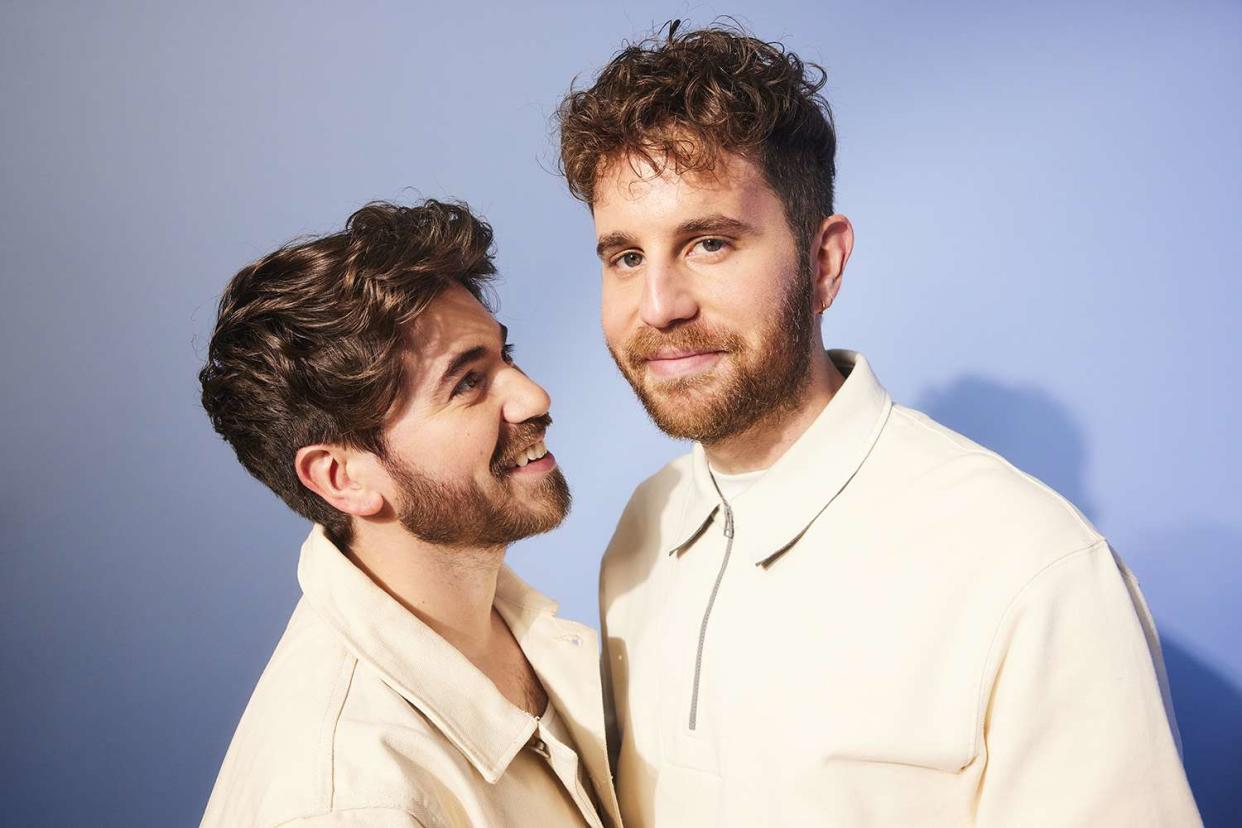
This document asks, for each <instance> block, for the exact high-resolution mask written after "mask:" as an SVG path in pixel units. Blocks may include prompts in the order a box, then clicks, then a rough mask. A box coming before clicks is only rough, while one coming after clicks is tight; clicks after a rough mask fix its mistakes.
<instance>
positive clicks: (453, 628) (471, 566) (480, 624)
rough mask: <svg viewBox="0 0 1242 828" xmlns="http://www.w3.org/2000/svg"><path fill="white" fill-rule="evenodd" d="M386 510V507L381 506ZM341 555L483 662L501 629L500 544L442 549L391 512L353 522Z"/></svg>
mask: <svg viewBox="0 0 1242 828" xmlns="http://www.w3.org/2000/svg"><path fill="white" fill-rule="evenodd" d="M386 510H387V509H386ZM345 555H346V557H348V558H349V560H350V561H351V562H352V563H353V564H354V565H355V566H357V567H358V568H359V569H361V570H362V571H363V572H364V573H366V574H367V575H368V576H369V577H370V578H371V580H372V581H374V582H375V583H376V584H377V585H378V586H379V587H380V588H382V589H383V590H384V591H385V592H387V593H388V594H389V595H391V596H392V597H393V599H394V600H396V601H397V602H398V603H400V604H401V605H402V606H403V607H405V608H406V609H407V610H409V611H410V612H412V613H414V615H415V616H417V617H418V619H419V620H420V621H422V622H423V623H424V624H426V625H427V626H429V627H431V629H433V630H434V631H435V632H436V633H437V634H438V635H439V636H440V637H441V638H443V639H444V640H445V641H447V642H448V643H449V644H451V645H453V647H455V648H456V649H457V650H458V651H459V652H461V654H462V655H464V656H466V658H468V659H470V661H472V662H475V663H476V664H477V663H480V662H482V661H484V660H486V658H487V656H488V654H489V653H491V652H492V651H493V650H494V649H495V647H496V646H497V640H498V636H503V635H507V634H508V633H507V628H506V627H505V626H504V622H503V621H502V620H501V619H500V618H499V616H498V615H497V614H496V612H495V611H494V609H493V604H494V602H495V600H496V581H497V578H498V576H499V574H500V566H501V563H502V562H503V561H504V556H505V547H503V546H497V547H470V546H462V547H451V548H450V547H445V546H442V545H439V544H433V543H427V542H426V541H423V540H420V539H419V538H416V537H414V536H413V535H411V534H410V533H409V532H408V531H407V530H406V529H405V527H403V526H402V525H401V523H400V521H398V520H397V519H396V518H395V516H391V517H389V518H388V519H381V520H355V522H354V538H353V542H352V543H351V544H350V548H349V550H348V551H347V552H346V553H345Z"/></svg>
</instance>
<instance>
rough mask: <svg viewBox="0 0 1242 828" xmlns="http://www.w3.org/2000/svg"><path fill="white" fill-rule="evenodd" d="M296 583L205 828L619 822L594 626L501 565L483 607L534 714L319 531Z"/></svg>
mask: <svg viewBox="0 0 1242 828" xmlns="http://www.w3.org/2000/svg"><path fill="white" fill-rule="evenodd" d="M298 580H299V582H300V583H301V586H302V592H303V597H302V599H301V601H299V603H298V605H297V607H296V608H295V609H294V611H293V617H292V619H291V620H290V622H289V627H288V629H287V630H286V631H285V634H284V636H283V637H282V638H281V640H280V643H279V644H278V645H277V647H276V651H275V653H274V654H273V656H272V659H271V661H270V662H269V664H268V666H267V668H266V670H264V672H263V675H262V677H261V678H260V679H259V682H258V686H257V687H256V688H255V691H254V695H253V696H252V697H251V699H250V703H249V705H248V706H247V707H246V711H245V713H244V714H243V715H242V719H241V723H240V724H239V725H238V728H237V732H236V734H235V735H234V737H233V742H232V745H231V746H230V747H229V750H228V754H227V756H226V757H225V759H224V764H223V767H222V768H221V770H220V775H219V777H218V779H217V781H216V786H215V790H214V791H213V792H212V795H211V800H210V801H209V803H208V805H207V812H206V814H205V815H204V817H203V823H202V824H203V826H210V827H211V828H247V827H248V826H254V828H275V826H290V828H292V826H308V828H309V826H324V827H325V828H326V827H327V826H350V828H370V826H385V828H389V827H391V828H411V827H412V826H420V828H434V827H435V826H525V825H531V826H541V828H542V826H591V828H603V826H609V825H617V824H619V820H618V818H617V806H616V799H615V796H614V794H613V791H612V785H611V780H610V778H609V772H608V762H607V753H606V750H605V746H604V715H603V708H602V704H601V701H600V698H601V688H600V684H599V661H598V658H597V654H598V649H597V643H596V637H595V634H594V632H593V631H592V630H590V629H589V628H587V627H584V626H582V625H580V624H575V623H573V622H571V621H566V620H562V619H560V618H557V617H556V616H555V615H554V614H553V613H554V611H555V609H556V605H555V604H554V603H553V602H552V601H550V600H549V599H547V598H544V597H543V596H542V595H540V594H539V593H537V592H535V591H534V590H533V589H531V588H530V587H529V586H527V585H526V584H524V583H523V582H522V581H521V580H520V579H519V578H518V577H517V576H516V575H514V574H513V572H512V571H511V570H510V569H509V568H508V567H502V569H501V571H500V577H499V581H498V583H497V588H496V601H495V606H496V609H497V610H498V611H499V612H500V615H501V616H502V617H503V618H504V620H505V622H506V623H507V624H508V625H509V628H510V629H511V630H512V631H513V635H514V637H515V638H516V639H517V641H518V643H519V644H520V645H521V647H522V650H523V651H524V652H525V653H526V657H527V659H528V660H529V661H530V663H531V665H532V666H533V667H534V669H535V672H536V673H537V674H538V675H539V679H540V681H541V682H542V683H543V686H544V688H545V689H546V690H547V692H548V696H549V701H550V705H551V707H552V708H554V709H553V710H552V711H551V712H552V713H553V716H551V717H541V719H539V720H537V719H536V718H535V717H533V716H530V715H528V714H527V713H525V712H524V711H522V710H520V709H518V708H517V707H515V706H514V705H512V704H511V703H510V702H509V701H508V700H506V699H505V698H504V696H503V695H501V693H500V691H499V690H497V689H496V686H495V685H494V684H492V683H491V681H490V680H489V679H488V678H487V677H486V676H484V675H483V673H482V672H480V671H479V670H478V669H477V668H475V667H474V665H473V664H471V663H470V662H469V661H468V660H467V659H466V658H465V656H463V655H462V654H461V653H459V652H458V651H457V650H456V649H454V648H453V647H452V646H451V645H450V644H449V643H448V642H446V641H445V640H444V639H442V638H441V637H440V636H439V635H437V634H436V633H435V632H433V631H432V630H431V628H430V627H428V626H426V625H425V624H423V623H422V622H421V621H419V620H418V618H417V617H415V616H414V615H413V614H411V613H410V612H409V611H407V610H406V609H405V608H404V607H402V606H401V605H400V604H398V603H397V602H396V601H395V600H394V599H393V598H391V597H390V596H389V595H388V594H387V593H385V592H384V591H383V590H382V589H380V588H379V587H378V586H376V585H375V584H374V583H373V582H372V581H371V580H370V579H369V578H368V577H367V576H366V575H365V574H364V573H362V572H361V571H360V570H359V569H358V568H357V567H355V566H354V565H353V564H351V563H350V562H349V560H348V559H346V558H345V556H344V555H342V554H341V553H340V552H339V551H338V550H337V548H336V547H335V546H334V545H333V544H332V542H331V541H329V540H328V538H327V537H326V536H325V534H324V532H323V529H322V527H320V526H316V527H315V528H314V530H313V531H312V532H311V535H310V537H309V538H308V539H307V541H306V543H305V544H304V545H303V546H302V555H301V560H300V562H299V564H298ZM592 788H593V790H592ZM596 801H598V802H599V803H600V807H602V808H603V809H604V812H603V813H602V814H600V813H598V812H597V810H596V806H595V804H594V803H595V802H596Z"/></svg>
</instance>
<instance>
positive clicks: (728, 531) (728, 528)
mask: <svg viewBox="0 0 1242 828" xmlns="http://www.w3.org/2000/svg"><path fill="white" fill-rule="evenodd" d="M725 537H726V538H732V537H733V510H732V509H730V508H729V504H728V503H726V504H725Z"/></svg>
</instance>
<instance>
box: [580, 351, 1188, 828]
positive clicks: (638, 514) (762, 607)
mask: <svg viewBox="0 0 1242 828" xmlns="http://www.w3.org/2000/svg"><path fill="white" fill-rule="evenodd" d="M831 355H832V358H833V359H834V360H835V361H836V362H837V364H838V366H839V367H840V368H841V370H842V371H843V372H844V373H846V374H847V375H848V379H847V380H846V382H845V385H844V386H843V387H842V389H841V390H840V392H839V393H838V394H837V395H836V397H835V398H834V399H833V400H832V402H831V403H830V404H829V405H828V406H827V408H826V409H825V410H824V412H823V413H822V414H821V415H820V416H819V418H818V419H817V420H816V421H815V422H814V424H813V425H812V426H811V427H810V428H809V429H808V430H807V432H806V433H805V434H804V435H803V436H802V437H801V438H800V439H799V440H798V442H797V443H796V444H795V445H794V446H793V447H792V448H791V449H790V450H789V451H788V452H787V453H786V454H785V455H784V456H783V457H782V458H781V459H780V461H779V462H777V463H776V465H774V466H773V467H772V468H771V469H770V470H769V471H768V472H767V473H766V474H765V475H764V476H763V477H761V478H760V479H759V480H758V481H757V482H756V483H754V484H753V485H752V486H751V488H749V489H747V490H746V491H745V492H743V493H742V494H741V495H739V496H738V497H737V498H736V499H735V502H733V503H725V502H723V501H722V500H721V498H720V496H719V494H718V493H717V491H716V488H715V486H714V484H713V482H712V479H711V476H710V472H709V469H708V466H707V463H706V461H705V457H704V453H703V450H702V447H701V446H695V448H694V450H693V452H692V453H691V454H690V455H688V456H685V457H682V458H680V459H678V460H675V461H673V462H672V463H670V464H669V465H668V466H666V467H665V468H664V469H663V470H662V471H660V472H659V473H658V474H656V475H655V476H654V477H652V478H650V479H649V480H647V481H646V482H645V483H643V484H642V485H641V486H639V488H638V490H637V491H636V492H635V493H634V496H633V498H632V500H631V501H630V504H629V506H628V508H627V509H626V510H625V514H624V516H623V517H622V519H621V522H620V524H619V526H618V527H617V530H616V534H615V536H614V537H613V540H612V543H611V545H610V546H609V549H608V553H607V556H606V557H605V559H604V564H603V570H602V577H601V608H602V615H603V624H604V631H605V635H606V642H605V648H606V660H605V665H606V673H607V674H608V675H609V678H608V679H607V680H606V689H608V690H611V695H612V703H613V705H614V711H615V726H616V736H617V739H616V740H614V744H615V745H616V747H617V749H619V757H618V758H617V759H616V760H615V762H616V772H617V785H618V796H619V798H620V801H621V812H622V815H623V817H624V819H625V823H626V825H627V826H628V828H644V827H645V826H653V825H654V826H669V827H670V828H684V826H747V828H752V827H753V826H768V825H772V826H813V825H825V826H842V828H863V827H864V826H876V827H877V828H879V827H880V826H883V828H916V827H917V826H928V827H929V828H930V826H954V828H960V827H961V826H986V827H987V828H995V827H996V826H1031V827H1032V828H1062V827H1063V826H1082V828H1103V827H1104V826H1118V827H1119V828H1142V826H1170V827H1173V826H1176V827H1177V828H1182V827H1183V826H1197V825H1200V824H1201V823H1200V820H1199V816H1198V813H1197V811H1196V809H1195V804H1194V801H1193V799H1192V797H1191V793H1190V790H1189V787H1188V785H1187V782H1186V776H1185V773H1184V771H1183V769H1182V764H1181V761H1180V758H1179V746H1178V743H1177V737H1176V735H1175V734H1176V729H1175V726H1173V724H1172V714H1171V708H1170V707H1169V702H1168V696H1167V692H1165V691H1164V690H1163V688H1164V678H1163V676H1164V670H1163V662H1162V659H1161V656H1160V648H1159V643H1158V640H1157V638H1156V633H1155V628H1154V626H1153V624H1152V621H1151V617H1150V615H1149V614H1148V611H1147V608H1146V606H1145V604H1144V601H1143V598H1142V595H1141V594H1140V592H1139V588H1138V583H1137V582H1136V581H1135V579H1134V577H1133V576H1132V575H1131V574H1130V572H1129V571H1128V570H1126V568H1125V566H1124V565H1123V564H1122V563H1121V561H1120V560H1119V559H1118V558H1117V557H1116V555H1115V554H1114V553H1113V551H1112V550H1111V549H1110V548H1109V545H1108V543H1107V541H1105V539H1104V538H1102V537H1101V536H1100V535H1099V533H1098V532H1096V530H1095V529H1094V528H1093V527H1092V526H1091V525H1090V524H1089V523H1088V522H1087V521H1086V519H1085V518H1083V516H1082V515H1081V514H1079V513H1078V511H1076V510H1075V509H1074V507H1073V506H1071V505H1070V504H1069V503H1068V502H1066V501H1065V500H1064V499H1063V498H1062V497H1060V496H1058V495H1057V494H1056V493H1055V492H1053V491H1051V490H1050V489H1048V487H1046V486H1044V485H1043V484H1042V483H1040V482H1039V481H1037V480H1035V479H1034V478H1032V477H1030V476H1029V475H1026V474H1023V473H1022V472H1020V471H1018V470H1016V469H1015V468H1013V467H1012V466H1011V465H1009V464H1008V463H1006V462H1005V461H1004V460H1003V459H1001V458H1000V457H998V456H997V455H996V454H994V453H992V452H990V451H988V450H986V449H984V448H982V447H980V446H978V445H976V444H974V443H972V442H970V441H969V440H967V439H965V438H963V437H961V436H960V435H958V434H956V433H954V432H952V431H950V430H948V429H947V428H944V427H943V426H940V425H938V424H937V423H935V422H933V421H931V420H930V419H928V418H927V417H926V416H924V415H922V414H920V413H918V412H916V411H912V410H910V409H907V408H903V407H901V406H895V405H893V403H892V401H891V400H890V398H889V396H888V394H887V393H886V392H885V390H884V389H883V388H882V387H881V386H880V384H879V383H878V382H877V380H876V378H875V376H874V375H873V374H872V372H871V369H870V368H869V367H868V365H867V362H866V360H865V359H864V358H863V357H862V356H859V355H857V354H854V353H851V352H848V351H833V352H831Z"/></svg>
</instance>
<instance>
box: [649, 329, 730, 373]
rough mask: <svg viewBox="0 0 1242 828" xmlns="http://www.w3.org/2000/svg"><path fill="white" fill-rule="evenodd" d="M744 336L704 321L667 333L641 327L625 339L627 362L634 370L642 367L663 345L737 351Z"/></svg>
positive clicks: (668, 347) (689, 349)
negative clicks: (708, 324)
mask: <svg viewBox="0 0 1242 828" xmlns="http://www.w3.org/2000/svg"><path fill="white" fill-rule="evenodd" d="M741 346H742V339H741V337H739V336H738V335H737V334H734V333H730V332H728V331H722V330H719V329H716V328H711V327H709V326H707V325H704V324H702V323H691V324H688V325H683V326H680V327H677V328H674V329H673V330H671V331H669V332H667V333H661V332H660V331H658V330H656V329H655V328H646V327H644V328H640V329H638V331H636V332H635V333H634V335H633V336H631V337H630V338H629V339H628V340H626V343H625V362H626V364H627V365H628V366H629V367H630V368H631V369H633V370H635V371H637V370H638V369H639V368H642V367H643V363H645V362H646V361H647V360H649V359H652V358H653V357H654V356H655V355H656V354H658V353H660V351H663V350H664V349H666V348H667V349H674V350H679V351H737V350H741Z"/></svg>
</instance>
